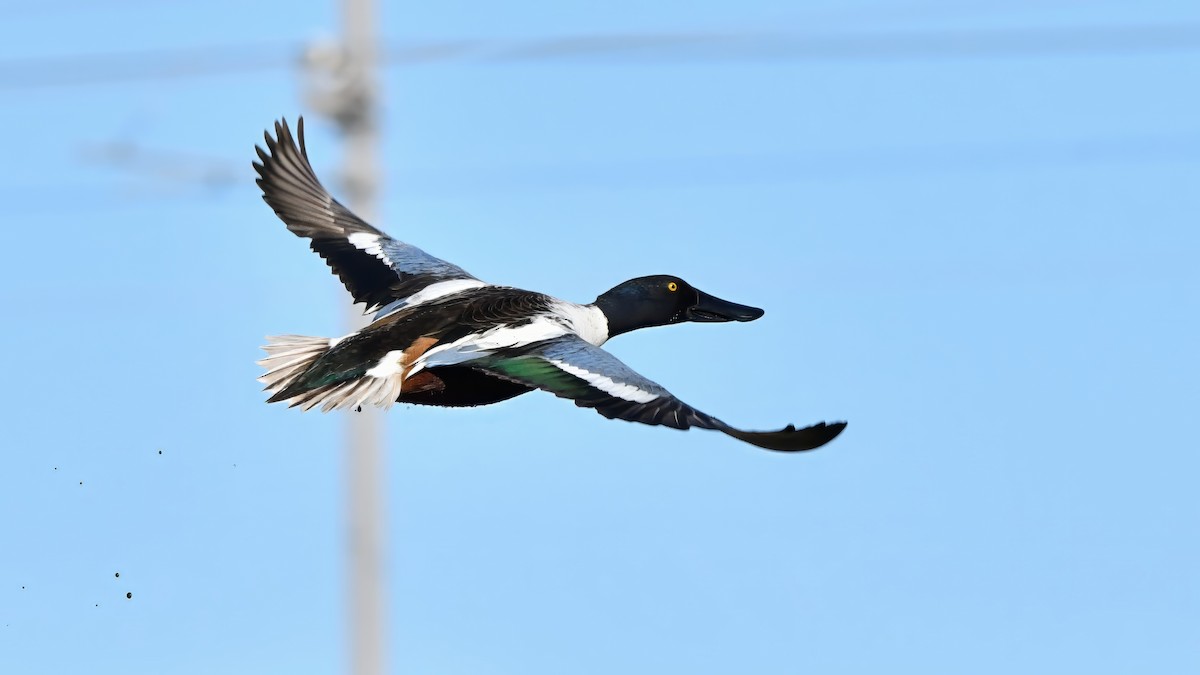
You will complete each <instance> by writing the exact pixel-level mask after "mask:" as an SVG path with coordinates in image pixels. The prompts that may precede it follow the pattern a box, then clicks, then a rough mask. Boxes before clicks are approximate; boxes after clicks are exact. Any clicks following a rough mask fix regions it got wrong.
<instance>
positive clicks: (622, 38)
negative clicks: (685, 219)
mask: <svg viewBox="0 0 1200 675" xmlns="http://www.w3.org/2000/svg"><path fill="white" fill-rule="evenodd" d="M1197 49H1200V24H1197V23H1178V24H1144V25H1128V26H1074V27H1043V28H1022V29H988V30H960V31H903V32H897V31H891V32H869V33H866V32H864V33H808V32H795V31H765V32H736V31H731V32H719V31H718V32H678V33H613V34H584V35H577V36H572V37H566V38H547V39H529V40H513V41H503V40H471V39H464V40H442V41H427V42H396V41H392V42H391V43H389V44H387V45H385V48H384V50H383V55H382V57H381V61H382V62H383V64H384V65H409V66H415V65H429V64H437V63H454V62H460V63H495V64H503V63H554V62H564V61H570V62H592V63H599V64H621V65H628V64H638V63H641V64H686V63H691V62H711V61H753V62H855V61H880V60H891V61H894V60H907V59H923V60H959V59H972V58H1007V57H1013V58H1019V57H1052V56H1122V55H1132V54H1147V53H1163V52H1173V51H1191V50H1197ZM306 53H307V46H306V45H305V44H304V43H301V42H299V41H294V42H284V43H243V44H229V45H212V46H206V47H193V48H180V49H154V50H145V51H137V52H117V53H104V54H74V55H64V56H54V57H39V58H22V59H8V60H4V61H0V90H9V91H13V90H32V89H46V88H55V87H76V86H86V85H94V84H117V83H135V82H142V81H152V80H164V79H180V78H196V77H207V76H219V75H233V74H243V73H253V72H262V71H268V70H278V69H283V68H287V67H291V66H294V65H296V64H298V63H300V62H301V60H302V59H303V58H304V57H305V54H306Z"/></svg>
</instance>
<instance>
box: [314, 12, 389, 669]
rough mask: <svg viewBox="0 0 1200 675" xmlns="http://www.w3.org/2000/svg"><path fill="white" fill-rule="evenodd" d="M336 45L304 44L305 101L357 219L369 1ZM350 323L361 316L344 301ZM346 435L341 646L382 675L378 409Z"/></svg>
mask: <svg viewBox="0 0 1200 675" xmlns="http://www.w3.org/2000/svg"><path fill="white" fill-rule="evenodd" d="M341 2H342V36H341V40H340V44H337V45H323V46H322V45H318V46H316V47H314V48H313V49H311V50H309V54H308V59H307V62H306V63H307V66H308V73H309V75H310V76H311V77H312V78H313V83H312V87H311V89H310V96H309V103H310V104H311V105H312V106H313V108H315V109H316V110H317V111H319V112H321V113H322V114H324V115H326V116H327V117H329V118H330V119H332V120H333V121H334V122H335V123H336V124H337V126H338V129H339V130H340V131H341V132H342V135H343V138H344V141H345V144H346V148H345V156H344V161H345V168H344V169H343V171H342V185H341V188H342V191H343V193H344V194H345V195H346V202H347V206H349V207H350V208H352V209H353V210H354V211H355V213H357V214H358V215H359V216H360V217H361V218H362V219H363V220H366V221H367V222H373V221H375V220H376V219H377V217H378V209H377V206H376V198H377V193H378V182H379V173H380V171H379V161H378V158H377V155H376V151H377V149H378V147H379V136H378V131H379V129H378V97H379V92H378V86H377V83H376V68H377V66H378V62H379V55H378V46H377V37H376V35H375V26H376V24H377V21H376V15H375V0H341ZM349 323H350V329H351V330H354V329H357V328H360V327H362V326H363V325H364V324H365V323H367V321H366V319H365V318H364V317H363V316H362V314H361V312H360V310H359V309H357V308H356V307H355V306H354V305H353V304H351V305H350V315H349ZM348 418H349V421H348V425H349V426H348V429H347V434H346V444H347V447H346V465H345V466H346V469H345V470H346V497H347V502H348V503H347V511H346V517H347V523H346V530H347V535H348V541H347V553H348V560H347V565H346V572H347V575H348V583H347V586H346V597H347V605H346V613H347V618H348V619H349V622H348V625H347V633H346V635H347V640H348V643H347V646H348V649H349V653H350V671H349V672H350V673H351V674H352V675H383V673H384V672H385V671H386V670H387V668H386V664H387V656H386V654H385V651H386V649H385V636H386V633H387V631H386V623H387V622H386V621H385V618H384V614H385V612H384V608H385V607H386V602H387V598H388V594H387V584H386V583H385V581H384V576H385V574H384V572H385V568H386V566H385V563H384V558H385V555H384V554H385V551H386V546H385V545H384V533H385V532H386V527H385V525H384V522H385V519H384V514H385V513H386V507H385V504H384V473H385V472H384V469H383V451H382V445H383V444H382V442H381V441H382V433H381V432H382V427H383V425H382V416H381V414H380V412H379V411H378V410H375V409H367V408H364V409H363V411H362V412H360V413H351V414H349V415H348Z"/></svg>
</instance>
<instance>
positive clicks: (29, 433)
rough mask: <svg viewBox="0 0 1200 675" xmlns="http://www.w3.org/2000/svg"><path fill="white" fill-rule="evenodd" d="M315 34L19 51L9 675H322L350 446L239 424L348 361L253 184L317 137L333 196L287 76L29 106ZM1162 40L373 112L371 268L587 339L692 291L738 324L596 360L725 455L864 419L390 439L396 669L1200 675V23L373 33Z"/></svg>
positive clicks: (267, 417) (329, 30) (814, 17)
mask: <svg viewBox="0 0 1200 675" xmlns="http://www.w3.org/2000/svg"><path fill="white" fill-rule="evenodd" d="M435 5H436V6H435ZM336 22H337V15H336V12H335V11H334V7H333V6H332V5H329V6H325V5H313V6H311V7H308V8H297V7H296V6H295V4H294V3H290V4H284V3H279V2H274V1H268V2H262V3H258V4H257V5H255V6H253V7H247V6H243V3H234V2H231V1H230V0H217V1H216V2H210V3H170V4H167V3H150V2H141V1H139V0H124V1H120V0H113V1H111V2H103V3H83V2H73V1H71V0H60V1H58V2H47V3H42V4H38V5H33V4H30V5H28V6H21V7H14V8H12V10H11V13H10V15H9V16H8V17H7V18H6V20H5V21H4V22H3V27H0V37H2V38H3V39H0V61H2V62H3V64H5V65H4V66H3V69H0V121H2V122H3V128H4V129H6V130H7V134H6V138H5V159H4V161H2V162H0V173H2V178H3V183H2V184H3V187H0V195H2V196H3V197H4V199H5V202H6V204H7V207H6V208H5V217H4V221H5V223H6V225H7V231H8V233H9V238H8V242H7V245H8V247H9V255H8V256H7V261H6V263H5V265H4V267H3V275H4V278H3V281H4V283H3V284H0V298H2V301H3V307H4V310H5V315H6V316H7V317H9V318H8V321H6V324H5V325H6V330H4V331H2V335H0V347H3V350H4V353H5V354H7V355H8V357H9V358H8V361H7V368H8V372H9V373H10V375H9V377H8V386H6V387H4V388H3V390H2V393H0V410H3V411H4V413H3V420H4V425H3V428H4V429H5V432H6V433H5V434H4V453H3V456H4V460H5V462H4V470H3V471H0V512H2V513H3V514H4V516H3V517H2V518H0V542H3V553H0V670H3V671H4V672H21V673H61V672H90V673H212V672H221V673H297V672H305V673H310V672H311V673H328V672H340V671H343V670H344V667H343V666H344V663H345V660H346V639H345V635H344V627H343V626H344V621H343V603H342V600H341V593H342V590H343V578H342V577H343V556H342V552H343V547H344V537H343V531H342V517H341V515H342V508H343V492H342V489H343V481H342V478H343V477H342V463H341V457H340V454H339V443H340V439H341V432H342V423H343V419H342V417H341V416H338V415H327V416H320V415H317V414H311V413H310V414H300V413H298V412H297V411H294V410H287V409H285V408H281V407H278V406H267V405H265V404H264V403H263V398H264V397H263V395H262V394H261V392H260V391H259V385H258V384H257V383H256V382H255V381H254V378H255V377H256V376H257V374H258V369H257V367H256V366H255V365H254V361H255V359H257V358H259V352H258V350H257V349H258V345H260V344H261V343H262V338H263V336H264V335H267V334H275V333H291V332H295V333H308V334H315V335H332V334H340V333H341V332H342V321H343V317H344V310H343V307H342V305H341V304H340V303H342V301H343V298H342V295H341V291H340V287H339V286H338V285H337V283H336V281H335V280H334V278H333V277H332V275H330V274H328V272H327V271H326V268H325V267H324V265H323V264H322V263H321V261H320V260H319V259H318V258H317V257H316V256H315V255H313V254H311V253H310V252H309V251H308V250H307V247H306V246H305V245H304V243H303V242H302V241H300V240H298V239H296V238H295V237H293V236H291V235H290V234H289V233H287V231H286V230H285V229H284V228H283V225H282V224H281V223H279V222H278V220H277V219H276V218H275V217H274V215H273V214H272V213H271V212H270V210H269V209H268V208H267V207H266V206H265V205H264V204H263V203H262V201H261V200H260V199H259V197H258V193H257V189H256V188H255V186H254V184H253V180H252V178H253V174H252V171H251V170H250V166H249V164H250V160H251V159H252V158H253V150H252V146H253V144H254V143H256V142H259V141H260V139H261V133H262V130H263V129H264V128H265V127H267V126H269V125H270V123H271V122H272V121H273V120H274V119H275V118H276V117H278V116H281V115H287V116H289V117H292V118H294V117H295V116H296V115H298V114H301V113H304V114H306V115H307V116H308V119H309V127H310V128H309V132H310V133H309V153H310V156H311V157H312V158H313V161H314V164H315V165H316V168H317V171H318V173H319V174H321V175H322V176H323V177H325V180H326V183H327V184H330V185H333V184H335V183H336V180H335V177H336V169H337V167H338V163H339V161H340V157H341V152H340V147H339V144H338V139H337V137H336V135H335V134H334V133H333V129H332V127H331V126H330V125H329V124H328V123H326V122H324V121H322V120H321V119H320V118H319V116H317V115H316V113H315V112H314V111H312V110H311V109H310V108H309V107H308V106H307V105H306V104H305V103H304V96H303V90H304V82H303V80H302V78H301V77H300V75H299V73H298V71H297V70H296V69H294V68H287V67H283V68H277V69H266V70H258V71H253V72H246V73H235V74H229V75H221V76H210V77H192V78H178V79H169V80H154V81H134V82H123V83H122V82H117V83H104V84H91V85H77V86H70V87H58V88H50V87H43V88H20V87H15V86H11V82H12V78H13V77H14V75H13V74H12V73H13V72H14V71H13V64H20V63H26V64H31V65H29V68H30V70H33V71H34V72H36V68H44V66H36V67H35V65H32V64H33V62H31V61H26V60H28V59H34V58H36V57H54V56H72V55H90V54H104V53H110V52H118V51H124V50H155V49H185V48H209V47H212V48H214V49H215V51H214V52H212V53H213V54H220V53H222V48H227V47H228V46H230V45H241V44H247V43H253V44H255V45H261V47H256V49H261V50H263V52H264V53H269V54H280V53H284V54H286V51H285V47H286V45H290V44H302V43H304V42H307V41H310V40H315V39H318V38H320V37H321V36H330V35H333V34H335V33H336V30H337V23H336ZM1163 25H1173V26H1176V27H1177V28H1178V27H1182V28H1183V29H1187V28H1188V27H1191V30H1192V31H1194V33H1193V38H1192V42H1191V47H1190V48H1188V47H1177V48H1172V49H1166V48H1164V49H1161V50H1156V49H1141V50H1123V49H1117V48H1100V49H1093V50H1091V51H1086V52H1082V53H1062V54H1048V53H1046V52H1045V51H1044V50H1033V51H1031V52H1030V53H1024V54H1022V53H1007V54H1002V55H990V56H977V57H967V56H963V55H962V54H957V55H955V54H950V55H947V56H937V55H932V56H930V55H925V56H921V57H911V58H898V57H890V58H888V57H870V58H841V59H839V58H807V59H805V58H792V59H785V58H765V57H762V56H761V55H760V57H759V58H733V57H734V56H736V54H734V55H730V54H712V53H710V54H708V55H707V56H704V55H703V54H701V55H700V57H696V58H688V59H679V58H675V59H672V58H670V54H668V55H667V56H666V57H664V56H663V55H661V54H660V55H654V54H651V55H645V56H644V57H633V56H630V55H629V54H625V55H618V56H611V55H610V56H596V57H588V58H582V57H580V58H572V59H561V60H555V61H548V62H512V63H497V62H489V61H487V60H484V59H473V60H472V59H462V60H456V61H448V62H444V63H437V64H426V65H420V66H410V67H405V68H401V67H391V68H389V69H387V70H386V72H385V76H384V78H383V81H382V84H383V87H384V90H383V91H384V127H383V131H384V138H383V148H382V151H383V152H382V156H383V158H384V162H385V183H386V185H387V189H386V190H385V193H384V199H383V203H382V209H381V210H382V217H381V219H380V222H379V225H381V226H382V227H383V228H384V229H386V230H388V231H389V232H390V233H392V234H393V235H395V236H397V237H399V238H402V239H405V240H408V241H410V242H412V243H415V244H417V245H420V246H422V247H424V248H425V249H426V250H428V251H430V252H431V253H434V254H436V255H440V256H442V257H445V258H447V259H449V260H451V261H453V262H455V263H458V264H460V265H462V266H463V267H464V268H466V269H468V270H470V271H471V272H472V273H474V274H476V275H477V276H479V277H481V278H483V279H486V280H488V281H492V282H496V283H507V284H512V285H516V286H520V287H524V288H530V289H536V290H540V291H544V292H548V293H551V294H553V295H557V296H559V297H563V298H567V299H571V300H576V301H590V300H591V299H592V298H594V297H595V296H596V295H597V294H598V293H600V292H602V291H604V290H606V289H608V288H609V287H611V286H612V285H614V284H616V283H617V282H619V281H622V280H624V279H626V278H629V277H634V276H640V275H643V274H653V273H672V274H678V275H680V276H682V277H684V278H685V279H688V280H689V281H690V282H692V283H693V284H695V285H696V286H698V287H700V288H702V289H705V290H707V291H709V292H711V293H714V294H716V295H718V296H721V297H725V298H729V299H731V300H735V301H738V302H743V303H748V304H753V305H756V306H760V307H763V308H765V309H766V311H767V313H766V316H765V317H764V318H763V319H761V320H759V321H756V322H753V323H749V324H728V325H683V326H676V327H671V328H663V329H658V330H652V331H644V332H641V333H637V334H633V335H628V336H622V337H621V338H619V339H616V340H614V341H613V342H611V343H609V345H608V348H609V349H610V350H611V351H612V352H613V353H615V354H617V355H618V356H619V357H620V358H621V359H622V360H624V361H625V362H627V363H628V364H630V365H631V366H633V367H634V368H637V369H638V370H639V371H641V372H642V373H644V374H646V375H647V376H649V377H651V378H653V379H655V380H657V381H658V382H660V383H662V384H664V385H665V386H667V387H668V388H670V389H671V390H672V391H673V392H674V393H676V394H677V395H679V396H680V397H681V398H683V399H684V400H686V401H688V402H690V403H692V404H694V405H696V406H697V407H699V408H701V409H702V410H705V411H707V412H710V413H712V414H715V415H718V416H720V417H722V418H724V419H727V420H729V421H730V422H732V423H735V424H739V425H744V426H747V427H751V428H772V427H778V426H780V425H782V424H785V423H788V422H795V423H798V424H808V423H811V422H815V421H818V420H822V419H827V420H835V419H847V420H849V421H850V426H849V428H848V430H847V431H846V433H845V434H844V435H843V436H842V437H841V438H839V439H838V440H837V441H835V442H834V443H833V444H831V445H830V446H828V447H826V448H824V449H821V450H819V451H816V452H814V453H808V454H803V455H796V456H785V455H778V454H773V453H769V452H765V451H760V450H758V449H755V448H752V447H750V446H746V445H743V444H739V443H737V442H735V441H732V440H731V439H729V438H726V437H723V436H721V435H719V434H711V433H702V432H689V433H679V432H674V431H670V430H665V429H652V428H646V427H641V426H635V425H630V424H625V423H619V422H611V421H607V420H604V419H603V418H601V417H600V416H598V415H596V414H594V413H591V412H589V411H585V410H580V409H577V408H574V407H573V406H571V405H570V404H568V403H566V402H564V401H561V400H558V399H555V398H554V397H551V396H548V395H535V394H531V395H528V396H524V397H521V398H519V399H517V400H514V401H511V402H508V403H505V404H502V405H498V406H492V407H489V408H483V409H478V410H469V411H447V410H431V409H425V408H413V407H398V408H396V409H394V410H392V411H391V412H390V413H389V414H388V418H387V419H388V423H387V438H386V445H387V475H386V477H385V480H386V484H387V486H388V500H389V516H388V521H389V527H388V535H389V541H390V544H389V546H390V551H389V560H388V570H389V572H390V589H389V591H388V592H389V596H388V598H387V606H388V607H389V609H390V621H391V624H390V628H389V633H390V635H391V640H390V647H391V653H392V656H391V661H392V664H393V671H394V672H397V673H439V674H442V673H445V674H451V673H497V674H500V673H520V674H523V675H524V674H531V673H563V672H570V673H613V672H626V673H662V672H689V673H735V672H783V673H814V672H815V673H879V672H901V673H923V674H928V673H962V672H972V673H1012V672H1028V673H1062V672H1087V673H1128V672H1134V671H1138V672H1156V673H1184V672H1195V671H1197V669H1200V632H1198V631H1200V629H1198V626H1200V575H1198V574H1197V571H1196V570H1198V569H1200V546H1198V544H1197V538H1196V536H1195V535H1196V532H1197V526H1198V525H1200V505H1198V503H1197V499H1196V496H1195V477H1196V476H1197V472H1198V471H1200V460H1198V459H1197V457H1196V453H1195V450H1196V445H1197V444H1196V441H1195V440H1194V432H1193V429H1192V427H1193V422H1194V419H1195V408H1196V403H1197V401H1200V396H1198V394H1200V391H1198V387H1197V384H1196V383H1197V382H1198V381H1200V362H1198V360H1197V358H1196V356H1195V345H1196V344H1197V337H1198V333H1200V331H1198V330H1197V318H1196V317H1197V316H1200V313H1198V311H1200V272H1197V271H1196V267H1195V259H1196V254H1197V252H1198V251H1200V234H1198V232H1200V230H1198V228H1197V224H1198V223H1200V191H1198V190H1197V188H1196V186H1197V184H1198V181H1200V115H1198V114H1197V111H1198V109H1200V94H1197V91H1200V90H1198V89H1197V87H1196V86H1195V85H1196V78H1197V76H1198V75H1200V48H1197V40H1196V37H1195V32H1200V29H1197V28H1196V27H1197V26H1198V25H1200V7H1197V6H1196V4H1195V3H1192V2H1183V1H1179V2H1143V3H1137V5H1136V7H1134V6H1133V5H1132V4H1131V3H1120V2H1089V3H1084V2H1069V1H1063V2H1058V1H1051V2H1038V3H1032V2H1006V3H1001V2H959V3H950V2H936V1H929V2H899V1H897V2H857V3H853V4H847V3H838V2H832V1H830V2H825V3H820V2H804V3H783V2H770V1H767V0H748V1H743V2H738V3H732V2H697V3H686V4H685V3H655V4H654V5H651V6H648V5H647V3H634V2H611V1H610V2H605V3H591V2H560V3H555V5H554V6H553V9H551V8H549V7H548V6H547V5H546V4H545V3H530V2H510V3H502V4H495V3H493V4H489V5H486V6H481V5H480V4H478V3H464V2H443V3H435V4H426V5H423V6H419V5H415V4H413V5H398V4H397V5H390V6H388V7H385V8H384V12H383V17H382V25H381V26H380V32H381V34H383V35H384V36H386V38H388V40H389V41H391V42H392V43H400V42H404V41H417V42H421V41H438V40H454V39H461V38H471V39H480V40H495V41H498V42H501V43H503V44H522V43H523V41H528V40H540V39H545V38H556V37H562V36H572V35H593V34H610V33H616V34H628V33H634V34H640V33H677V32H689V31H695V32H703V33H710V32H733V33H739V32H746V33H756V34H761V33H762V32H763V31H769V30H777V31H796V32H802V33H817V34H832V35H845V34H854V35H860V34H862V35H868V36H876V37H877V38H878V37H879V36H894V35H897V34H899V35H907V34H922V35H926V34H936V35H950V36H955V35H960V36H961V35H979V31H988V30H993V31H994V30H1015V31H1028V30H1031V29H1034V30H1036V29H1049V28H1066V29H1073V28H1074V29H1080V28H1087V27H1092V28H1095V27H1100V28H1104V27H1126V28H1128V27H1137V26H1163ZM1164 39H1165V38H1164ZM272 50H274V51H272ZM1019 51H1020V50H1019V49H1018V52H1019ZM214 58H215V57H214ZM72 63H73V64H75V65H73V66H70V67H69V69H70V68H78V69H79V71H80V72H82V69H83V68H84V67H85V66H84V65H83V62H79V61H75V62H72ZM100 65H103V64H100ZM6 83H9V84H6ZM114 142H120V143H133V144H136V146H137V147H140V148H143V149H144V151H145V153H146V154H144V155H141V156H143V157H151V158H161V157H165V158H168V159H170V161H169V162H161V161H160V162H153V161H151V162H149V163H147V164H142V165H138V166H131V165H129V164H122V163H114V162H112V161H107V162H106V161H102V160H101V159H98V157H97V154H98V149H102V148H105V147H111V144H112V143H114ZM205 176H209V177H212V180H211V181H209V182H205V181H204V180H202V179H203V178H204V177H205ZM227 177H231V178H227ZM118 573H119V574H120V577H117V576H115V575H116V574H118ZM126 593H132V594H133V597H132V598H130V599H127V598H126V597H125V594H126Z"/></svg>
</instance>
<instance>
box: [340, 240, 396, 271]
mask: <svg viewBox="0 0 1200 675" xmlns="http://www.w3.org/2000/svg"><path fill="white" fill-rule="evenodd" d="M346 239H347V240H349V241H350V243H351V244H353V245H354V248H357V249H358V250H360V251H366V252H367V253H370V254H371V255H373V256H375V257H376V258H379V259H380V260H382V261H383V262H385V263H387V265H388V267H391V266H392V261H391V260H390V259H389V258H388V257H387V254H386V253H384V252H383V249H382V248H381V247H380V246H379V235H377V234H371V233H370V232H354V233H351V234H350V236H348V237H346Z"/></svg>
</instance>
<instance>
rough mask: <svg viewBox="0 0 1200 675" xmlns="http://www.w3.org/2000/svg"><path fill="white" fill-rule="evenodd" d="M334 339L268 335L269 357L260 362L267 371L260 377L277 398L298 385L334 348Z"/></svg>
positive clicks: (264, 348)
mask: <svg viewBox="0 0 1200 675" xmlns="http://www.w3.org/2000/svg"><path fill="white" fill-rule="evenodd" d="M332 343H333V340H330V339H329V338H323V337H309V336H307V335H268V336H267V344H265V345H263V351H265V352H266V353H267V357H266V358H264V359H260V360H259V361H258V362H257V363H258V365H260V366H262V367H263V368H266V369H267V372H265V373H263V374H262V376H261V377H259V378H258V381H259V382H262V383H263V384H264V385H266V386H265V387H263V389H264V390H265V391H269V392H271V394H272V399H273V400H274V395H275V394H278V393H279V392H281V391H283V390H284V389H287V388H288V387H289V386H291V385H293V384H295V383H296V381H297V380H299V379H300V376H302V375H304V373H305V372H307V371H308V369H309V368H311V367H312V364H313V363H314V362H315V361H316V360H317V359H319V358H321V357H322V356H324V355H325V353H326V352H328V351H329V349H330V347H332Z"/></svg>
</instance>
